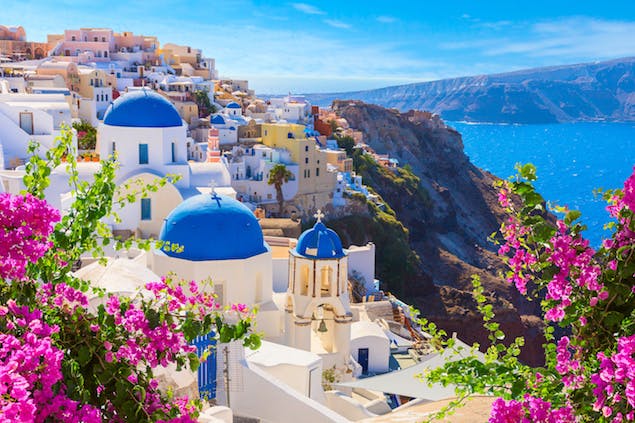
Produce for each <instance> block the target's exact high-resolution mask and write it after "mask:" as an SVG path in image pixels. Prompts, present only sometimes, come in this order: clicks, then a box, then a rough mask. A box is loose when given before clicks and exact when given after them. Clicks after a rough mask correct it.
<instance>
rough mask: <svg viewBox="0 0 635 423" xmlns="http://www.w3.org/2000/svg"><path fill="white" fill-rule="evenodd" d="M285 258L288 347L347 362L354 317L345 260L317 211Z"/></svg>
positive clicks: (340, 245)
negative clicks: (310, 224)
mask: <svg viewBox="0 0 635 423" xmlns="http://www.w3.org/2000/svg"><path fill="white" fill-rule="evenodd" d="M315 217H316V219H317V222H316V223H315V226H313V228H311V229H309V230H307V231H305V232H304V233H303V234H302V235H301V236H300V238H299V239H298V244H297V245H296V247H295V248H293V249H291V251H290V255H289V285H288V288H287V299H286V307H285V309H286V313H285V338H286V342H287V344H288V345H290V346H293V347H296V348H300V349H303V350H307V351H312V352H315V353H318V354H328V355H335V356H336V362H337V364H338V365H345V364H346V363H348V362H349V356H350V337H351V321H352V314H351V311H350V301H349V296H348V269H347V267H348V257H347V255H346V253H345V252H344V250H343V248H342V242H341V241H340V238H339V236H338V235H337V234H336V233H335V232H334V231H333V230H331V229H328V228H327V227H326V226H325V225H324V223H322V218H323V217H324V214H322V212H321V211H320V210H318V212H317V214H315Z"/></svg>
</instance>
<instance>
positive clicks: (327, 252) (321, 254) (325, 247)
mask: <svg viewBox="0 0 635 423" xmlns="http://www.w3.org/2000/svg"><path fill="white" fill-rule="evenodd" d="M295 250H296V252H297V253H298V254H300V255H302V256H305V257H309V258H318V259H331V258H340V257H344V250H343V249H342V241H340V237H339V236H338V235H337V233H335V231H334V230H332V229H329V228H327V227H326V226H325V225H324V223H322V222H321V221H319V220H318V222H317V223H316V224H315V226H313V228H311V229H308V230H306V231H304V232H303V233H302V235H300V238H298V245H296V247H295Z"/></svg>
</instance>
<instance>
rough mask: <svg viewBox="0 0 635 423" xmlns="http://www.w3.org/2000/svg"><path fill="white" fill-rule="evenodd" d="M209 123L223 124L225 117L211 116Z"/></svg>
mask: <svg viewBox="0 0 635 423" xmlns="http://www.w3.org/2000/svg"><path fill="white" fill-rule="evenodd" d="M211 123H213V124H216V125H224V124H225V118H224V117H222V116H221V115H216V116H214V117H213V118H212V121H211Z"/></svg>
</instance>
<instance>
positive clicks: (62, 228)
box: [0, 131, 260, 423]
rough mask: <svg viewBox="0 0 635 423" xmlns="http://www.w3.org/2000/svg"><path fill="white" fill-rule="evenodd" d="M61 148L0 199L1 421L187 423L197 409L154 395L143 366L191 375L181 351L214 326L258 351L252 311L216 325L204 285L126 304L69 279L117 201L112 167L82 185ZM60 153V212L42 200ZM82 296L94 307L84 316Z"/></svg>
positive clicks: (169, 281) (149, 294)
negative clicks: (63, 177)
mask: <svg viewBox="0 0 635 423" xmlns="http://www.w3.org/2000/svg"><path fill="white" fill-rule="evenodd" d="M70 145H71V144H70V133H69V132H68V131H66V132H65V134H64V135H63V137H62V138H61V139H60V140H59V144H58V145H57V147H55V148H53V149H52V150H50V151H49V152H47V153H46V156H45V158H40V157H38V156H36V155H34V156H33V157H32V158H31V160H30V162H29V163H28V165H27V172H26V176H25V178H24V182H25V185H26V187H27V190H26V191H25V192H24V193H22V194H21V195H12V194H8V193H2V194H0V422H2V423H5V422H6V423H8V422H87V423H89V422H193V421H196V420H195V419H196V417H197V414H198V411H199V408H200V406H201V404H200V401H199V400H198V399H193V398H174V397H173V395H172V394H171V392H162V391H161V390H160V389H159V386H158V382H157V380H156V379H155V378H154V376H153V368H156V367H158V366H167V365H168V364H176V366H177V369H181V368H183V367H185V366H188V367H189V368H190V369H192V370H195V369H196V368H197V367H198V365H199V357H197V355H196V353H195V351H196V349H195V348H194V347H193V346H191V345H190V342H191V341H192V340H193V339H194V338H195V337H196V336H198V335H202V334H206V333H209V332H210V331H211V330H212V329H213V328H215V329H216V332H217V333H220V332H223V333H231V334H232V340H233V339H242V340H243V342H244V344H245V345H247V346H249V347H257V346H258V345H259V342H260V340H259V337H258V336H257V335H256V334H254V333H253V332H252V330H251V323H252V320H253V314H252V312H251V311H250V310H249V309H247V308H246V307H244V306H242V305H238V306H234V307H233V308H232V311H231V312H232V314H233V315H232V322H233V323H232V324H231V325H230V324H229V323H225V320H224V318H223V316H224V314H223V312H224V310H222V309H221V307H220V306H219V305H218V304H216V303H215V301H214V297H213V296H212V295H211V294H208V293H206V291H205V290H204V289H203V287H199V286H198V285H197V284H196V283H195V282H189V283H187V284H184V283H181V281H178V280H175V279H174V278H171V277H168V278H163V279H162V280H160V281H156V282H152V283H148V284H147V285H146V287H145V288H146V289H145V291H144V293H143V295H137V296H135V297H134V298H133V299H132V298H126V297H118V296H116V295H113V294H109V295H105V294H104V293H103V292H93V291H92V289H91V287H90V286H89V285H88V283H87V282H85V281H81V280H78V279H76V278H75V277H74V276H73V274H72V272H71V270H72V266H73V264H74V263H77V261H78V259H79V258H80V256H81V255H82V254H83V253H85V252H88V251H92V250H97V252H99V247H100V246H102V245H103V244H106V243H108V242H109V241H110V239H111V234H110V233H109V232H108V230H107V227H105V225H104V224H103V223H102V220H101V219H102V218H104V217H105V216H108V215H109V214H110V213H111V210H112V205H113V201H115V200H114V199H115V193H116V187H115V184H114V182H113V180H114V171H115V168H116V163H115V162H114V161H103V162H102V167H101V170H100V171H99V172H98V173H97V174H96V175H95V179H94V181H93V183H91V184H89V183H86V182H81V181H79V180H78V177H77V172H76V168H75V163H74V161H73V160H72V156H73V155H72V154H66V153H68V148H69V146H70ZM63 155H64V156H68V157H69V158H70V160H69V165H68V166H69V168H68V171H69V174H70V183H71V186H72V187H73V188H74V197H75V201H74V203H73V205H72V206H71V208H70V209H69V210H68V211H66V212H65V213H64V214H63V215H62V214H61V213H60V212H59V211H58V210H56V209H55V208H53V207H51V206H50V205H49V204H47V202H46V201H45V200H44V199H43V197H44V190H45V189H46V187H47V186H48V175H49V174H50V172H51V167H54V166H59V165H60V162H61V157H62V156H63ZM149 189H152V187H149ZM132 201H134V198H132ZM89 295H90V296H94V295H100V296H101V298H100V299H99V301H98V302H99V303H100V305H99V306H97V307H93V308H91V309H89V307H88V305H89V304H88V298H89ZM90 310H92V311H90ZM236 315H237V316H236ZM236 317H238V318H236ZM218 326H221V327H220V328H219V327H218ZM223 326H226V327H223ZM236 327H240V329H241V330H233V329H235V328H236ZM225 341H227V340H225Z"/></svg>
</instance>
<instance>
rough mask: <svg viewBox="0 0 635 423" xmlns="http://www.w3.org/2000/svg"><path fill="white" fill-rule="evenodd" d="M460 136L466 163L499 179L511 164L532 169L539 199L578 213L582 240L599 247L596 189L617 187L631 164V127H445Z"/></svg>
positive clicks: (634, 151)
mask: <svg viewBox="0 0 635 423" xmlns="http://www.w3.org/2000/svg"><path fill="white" fill-rule="evenodd" d="M448 125H450V126H452V127H454V128H456V129H457V130H458V131H459V132H460V133H461V134H462V135H463V143H464V145H465V153H466V154H467V155H468V156H469V157H470V160H471V161H472V163H474V164H475V165H477V166H478V167H480V168H483V169H486V170H488V171H490V172H492V173H494V174H495V175H497V176H499V177H501V178H507V177H508V176H511V175H514V174H515V171H514V164H516V163H519V162H520V163H528V162H531V163H533V164H535V165H536V167H537V169H538V170H537V172H538V180H537V181H536V187H537V189H538V191H539V192H540V193H541V194H542V195H543V197H544V198H545V199H547V200H548V201H550V202H552V203H556V204H558V205H567V206H569V208H570V209H578V210H580V211H581V212H582V222H583V223H584V224H586V225H587V226H588V230H587V231H586V234H585V235H586V236H587V238H589V240H590V241H591V243H592V245H594V246H596V247H597V246H599V245H600V242H601V240H602V238H603V237H606V236H607V235H608V234H609V232H606V231H604V229H603V226H604V224H605V223H606V222H607V221H608V220H609V217H608V215H607V213H606V210H605V207H606V204H605V202H604V200H603V199H602V198H601V197H600V196H595V195H594V190H595V189H597V188H602V189H609V188H622V187H623V186H624V180H625V179H626V178H627V177H628V176H629V175H630V174H631V173H632V171H633V166H634V165H635V124H627V123H571V124H552V125H503V124H472V123H462V122H448Z"/></svg>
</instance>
